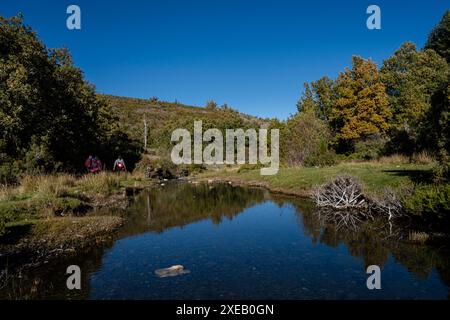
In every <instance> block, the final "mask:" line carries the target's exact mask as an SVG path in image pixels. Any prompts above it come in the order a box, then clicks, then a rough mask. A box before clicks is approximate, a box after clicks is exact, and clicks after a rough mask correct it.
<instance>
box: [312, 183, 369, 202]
mask: <svg viewBox="0 0 450 320" xmlns="http://www.w3.org/2000/svg"><path fill="white" fill-rule="evenodd" d="M314 196H315V199H316V204H317V206H319V207H330V208H333V209H337V210H344V209H355V208H365V207H367V201H366V199H365V197H364V195H363V188H362V185H361V183H360V182H359V181H358V180H356V179H355V178H353V177H351V176H340V177H337V178H336V179H334V180H333V181H330V182H328V183H326V184H324V185H322V186H320V187H319V188H317V189H316V190H315V192H314Z"/></svg>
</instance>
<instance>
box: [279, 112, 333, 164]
mask: <svg viewBox="0 0 450 320" xmlns="http://www.w3.org/2000/svg"><path fill="white" fill-rule="evenodd" d="M283 131H284V132H283V133H282V141H281V147H280V149H284V150H285V153H284V155H283V157H284V161H285V162H286V164H288V165H294V166H295V165H308V166H316V165H319V166H320V165H329V164H333V163H334V160H333V159H334V156H333V154H332V153H331V152H330V151H329V149H328V142H329V141H330V132H329V129H328V127H327V125H326V124H325V123H324V122H323V121H321V120H319V119H317V118H316V116H315V115H314V114H313V113H311V112H304V113H300V114H298V115H296V116H294V117H292V118H291V119H289V120H288V121H287V123H286V127H285V128H284V129H283Z"/></svg>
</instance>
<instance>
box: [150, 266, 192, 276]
mask: <svg viewBox="0 0 450 320" xmlns="http://www.w3.org/2000/svg"><path fill="white" fill-rule="evenodd" d="M187 273H190V271H189V270H186V269H184V267H183V266H182V265H180V264H177V265H174V266H171V267H169V268H163V269H157V270H155V274H156V276H157V277H159V278H166V277H175V276H180V275H183V274H187Z"/></svg>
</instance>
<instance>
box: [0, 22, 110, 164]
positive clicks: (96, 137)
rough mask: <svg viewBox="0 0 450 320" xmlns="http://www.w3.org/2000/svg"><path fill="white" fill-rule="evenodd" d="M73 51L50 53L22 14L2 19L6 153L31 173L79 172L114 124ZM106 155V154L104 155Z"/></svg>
mask: <svg viewBox="0 0 450 320" xmlns="http://www.w3.org/2000/svg"><path fill="white" fill-rule="evenodd" d="M105 107H106V106H105V103H104V101H102V100H100V99H98V98H97V96H96V94H95V90H94V87H93V86H92V85H91V84H89V83H88V82H86V81H85V80H84V78H83V73H82V71H81V70H80V69H79V68H77V67H75V66H74V64H73V61H72V58H71V56H70V54H69V52H68V50H67V49H47V48H46V47H45V45H44V44H43V43H42V42H41V41H40V40H39V39H38V38H37V35H36V33H35V32H33V31H32V30H31V28H30V27H28V26H25V25H24V24H23V18H22V16H20V15H19V16H16V17H12V18H3V17H0V133H1V135H0V154H1V155H2V159H3V160H4V161H9V162H12V161H16V162H17V161H19V162H23V163H24V164H23V166H24V167H25V168H26V169H30V170H31V169H33V170H44V171H52V170H56V169H58V168H61V169H62V170H66V171H74V170H79V169H81V168H82V166H83V162H84V161H83V160H84V159H85V157H87V154H88V153H97V154H98V153H101V152H102V150H104V148H103V147H104V146H105V145H108V144H109V143H110V142H111V141H108V138H109V133H108V131H109V130H110V129H111V128H112V127H113V126H114V123H111V122H109V120H110V118H109V117H108V116H107V113H106V112H105V110H104V109H105ZM103 154H105V151H103Z"/></svg>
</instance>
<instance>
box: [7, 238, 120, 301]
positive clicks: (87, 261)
mask: <svg viewBox="0 0 450 320" xmlns="http://www.w3.org/2000/svg"><path fill="white" fill-rule="evenodd" d="M112 244H113V240H112V239H109V240H108V241H106V242H103V243H102V245H101V246H100V247H96V246H93V247H91V249H90V250H89V251H88V252H85V253H83V254H82V255H77V256H76V257H67V258H61V259H58V261H57V262H54V263H52V264H45V265H43V266H41V267H39V268H33V269H29V270H25V271H22V272H15V273H14V274H11V275H10V277H9V279H8V281H7V283H6V284H5V286H4V287H2V288H0V299H10V300H17V299H21V300H24V299H26V300H30V299H62V298H64V299H76V300H80V299H87V298H89V291H90V287H89V284H90V274H91V273H92V272H95V271H97V270H98V269H99V268H100V266H101V261H102V257H103V254H104V249H105V247H111V246H112ZM73 264H74V265H78V266H79V267H80V269H81V290H68V289H67V287H66V280H67V277H68V276H69V275H67V274H66V270H67V267H68V266H69V265H73Z"/></svg>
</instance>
